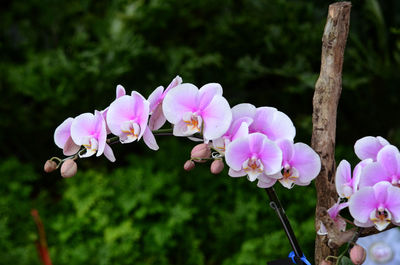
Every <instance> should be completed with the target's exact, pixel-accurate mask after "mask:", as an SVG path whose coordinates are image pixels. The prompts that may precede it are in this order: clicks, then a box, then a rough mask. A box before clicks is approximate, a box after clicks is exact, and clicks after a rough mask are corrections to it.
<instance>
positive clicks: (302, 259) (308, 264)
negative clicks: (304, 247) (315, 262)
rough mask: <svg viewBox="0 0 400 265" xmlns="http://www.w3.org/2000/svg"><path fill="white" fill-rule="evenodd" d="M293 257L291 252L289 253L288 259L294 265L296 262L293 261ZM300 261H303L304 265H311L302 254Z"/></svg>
mask: <svg viewBox="0 0 400 265" xmlns="http://www.w3.org/2000/svg"><path fill="white" fill-rule="evenodd" d="M294 257H295V255H294V252H293V251H292V252H290V253H289V258H291V259H292V261H293V263H294V264H297V263H296V261H295V260H294ZM300 260H301V261H303V262H304V264H306V265H311V263H310V262H309V261H308V260H307V259H306V256H304V254H303V257H301V258H300Z"/></svg>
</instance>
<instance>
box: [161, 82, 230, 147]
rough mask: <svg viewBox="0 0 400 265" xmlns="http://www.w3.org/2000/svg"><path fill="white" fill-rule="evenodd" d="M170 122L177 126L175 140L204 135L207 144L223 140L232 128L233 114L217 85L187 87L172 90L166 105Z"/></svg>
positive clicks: (177, 87)
mask: <svg viewBox="0 0 400 265" xmlns="http://www.w3.org/2000/svg"><path fill="white" fill-rule="evenodd" d="M162 106H163V112H164V115H165V117H166V119H167V120H168V121H169V122H170V123H172V124H173V125H174V129H173V134H174V135H175V136H191V135H193V134H195V133H202V134H203V137H204V140H205V141H206V142H208V141H210V140H214V139H217V138H219V137H221V136H222V135H223V134H224V133H225V132H226V131H227V130H228V128H229V126H230V124H231V121H232V112H231V109H230V107H229V103H228V101H226V99H225V98H224V97H222V87H221V85H219V84H216V83H210V84H207V85H204V86H203V87H201V88H200V89H198V88H197V87H196V86H194V85H192V84H189V83H184V84H181V85H178V86H176V87H174V88H172V89H171V90H170V91H169V92H168V94H167V95H166V96H165V98H164V101H163V105H162Z"/></svg>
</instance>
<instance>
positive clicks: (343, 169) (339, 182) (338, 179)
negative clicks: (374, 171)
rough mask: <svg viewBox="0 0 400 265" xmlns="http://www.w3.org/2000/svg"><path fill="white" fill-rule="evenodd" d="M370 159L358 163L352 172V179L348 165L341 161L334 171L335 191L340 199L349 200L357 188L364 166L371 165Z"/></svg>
mask: <svg viewBox="0 0 400 265" xmlns="http://www.w3.org/2000/svg"><path fill="white" fill-rule="evenodd" d="M372 162H373V161H372V159H371V158H368V159H365V160H362V161H361V162H360V163H358V164H357V165H356V166H355V167H354V170H353V177H352V175H351V166H350V163H349V162H347V161H346V160H342V161H341V162H340V163H339V166H338V167H337V169H336V175H335V185H336V191H337V193H338V194H339V197H340V198H347V199H348V198H350V196H351V195H352V194H353V193H355V192H356V191H357V190H358V188H359V182H360V177H361V172H362V170H363V168H364V167H365V166H367V165H368V164H370V163H372Z"/></svg>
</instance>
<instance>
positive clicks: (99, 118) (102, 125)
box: [94, 110, 107, 156]
mask: <svg viewBox="0 0 400 265" xmlns="http://www.w3.org/2000/svg"><path fill="white" fill-rule="evenodd" d="M94 113H95V114H94V116H95V122H96V127H95V135H94V136H95V137H96V138H97V140H98V142H99V149H98V150H97V154H96V155H97V156H100V155H101V154H102V153H103V152H104V147H105V145H106V141H107V131H106V122H105V121H104V118H103V115H101V113H100V112H99V111H97V110H96V111H95V112H94Z"/></svg>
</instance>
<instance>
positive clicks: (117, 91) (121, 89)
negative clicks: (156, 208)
mask: <svg viewBox="0 0 400 265" xmlns="http://www.w3.org/2000/svg"><path fill="white" fill-rule="evenodd" d="M125 95H126V91H125V88H124V87H123V86H121V85H117V88H116V89H115V99H117V98H120V97H122V96H125ZM108 108H109V107H107V108H106V109H105V110H102V111H101V115H103V118H104V120H105V121H107V113H108ZM106 130H107V134H109V133H111V131H110V128H108V125H107V122H106Z"/></svg>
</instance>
